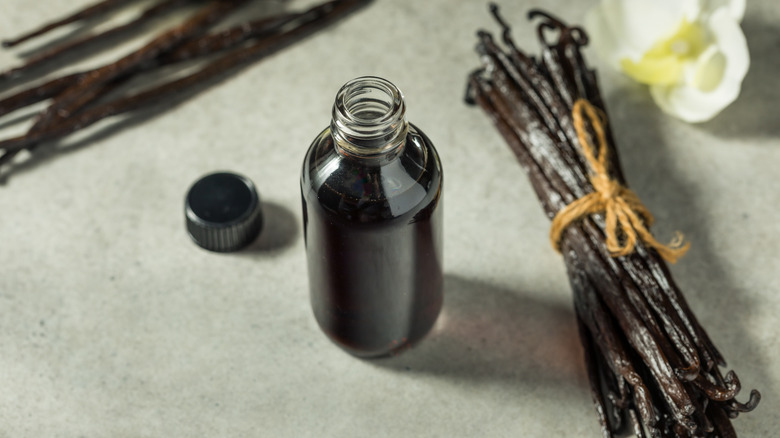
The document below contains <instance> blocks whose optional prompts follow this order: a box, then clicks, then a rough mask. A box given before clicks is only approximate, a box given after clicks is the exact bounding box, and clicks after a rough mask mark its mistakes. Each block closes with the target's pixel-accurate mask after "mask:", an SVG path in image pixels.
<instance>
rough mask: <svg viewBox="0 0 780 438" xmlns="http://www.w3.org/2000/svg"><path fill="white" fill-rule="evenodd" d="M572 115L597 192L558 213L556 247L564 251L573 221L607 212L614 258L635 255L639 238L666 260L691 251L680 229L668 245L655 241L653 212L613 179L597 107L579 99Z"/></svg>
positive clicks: (552, 235)
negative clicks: (591, 135) (565, 233)
mask: <svg viewBox="0 0 780 438" xmlns="http://www.w3.org/2000/svg"><path fill="white" fill-rule="evenodd" d="M572 116H573V120H574V129H575V130H576V131H577V138H578V140H579V142H580V146H581V147H582V152H583V154H584V155H585V158H586V159H587V160H588V164H590V167H591V169H592V170H593V173H592V174H591V175H590V182H591V184H592V185H593V189H594V191H593V192H591V193H588V194H587V195H585V196H583V197H582V198H579V199H577V200H576V201H574V202H572V203H571V204H569V205H567V206H566V207H564V208H563V209H562V210H561V211H559V212H558V214H556V215H555V218H553V221H552V227H551V228H550V241H551V242H552V245H553V247H554V248H555V249H556V250H557V251H559V252H560V242H561V236H562V235H563V231H564V230H565V229H566V227H568V226H569V225H571V224H572V223H573V222H576V221H578V220H580V219H582V218H583V217H586V216H589V215H592V214H596V213H602V212H603V213H604V215H605V222H606V230H605V231H606V235H607V242H606V243H607V249H608V250H609V252H610V253H611V254H612V256H613V257H619V256H624V255H627V254H631V253H632V252H633V251H634V247H635V246H636V243H637V240H641V241H642V242H644V244H645V245H647V246H649V247H651V248H655V250H656V251H658V254H660V255H661V257H663V258H664V260H666V261H668V262H670V263H675V262H676V261H677V259H678V258H680V257H682V256H683V255H684V254H685V252H686V251H688V248H689V246H690V243H689V242H686V243H683V236H682V234H681V233H680V232H677V234H676V235H675V237H674V239H672V242H671V243H669V244H668V245H664V244H662V243H660V242H658V241H657V240H655V238H654V237H653V235H652V234H651V233H650V231H649V230H648V229H647V227H649V226H650V225H652V224H653V215H652V214H651V213H650V211H649V210H648V209H647V207H645V206H644V205H643V204H642V201H640V200H639V197H638V196H637V195H636V193H634V192H633V191H631V190H630V189H628V188H627V187H624V186H622V185H620V183H619V182H618V181H615V180H614V179H612V178H610V176H609V168H608V163H607V138H606V134H605V132H604V125H603V124H602V123H603V122H602V120H601V118H600V117H599V113H598V112H597V110H596V108H594V107H593V105H591V104H590V102H588V101H587V100H585V99H577V101H576V102H574V107H573V108H572ZM586 118H587V119H588V120H589V121H590V125H591V127H592V128H593V132H594V133H595V134H596V141H597V142H598V145H597V147H598V156H596V155H595V152H594V146H593V145H591V143H590V141H589V140H588V135H587V131H586V129H585V119H586ZM621 242H622V243H621Z"/></svg>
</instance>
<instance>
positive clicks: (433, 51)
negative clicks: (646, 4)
mask: <svg viewBox="0 0 780 438" xmlns="http://www.w3.org/2000/svg"><path fill="white" fill-rule="evenodd" d="M86 3H88V2H87V0H78V1H65V0H46V1H40V2H29V1H25V0H4V1H3V5H2V6H0V10H1V11H2V13H0V33H2V35H3V36H11V35H15V34H19V33H20V32H22V31H24V30H27V29H29V28H31V27H34V26H35V25H37V24H39V23H41V22H44V21H47V20H50V19H52V18H55V17H58V16H61V15H62V14H64V13H66V12H68V11H70V10H72V9H73V8H75V7H77V6H80V5H83V4H86ZM308 3H311V2H308ZM308 3H307V2H301V1H295V2H290V3H289V4H282V3H278V2H274V3H271V5H272V7H273V8H276V9H279V8H285V7H287V8H297V7H302V6H305V5H306V4H308ZM503 3H504V11H505V15H506V17H507V18H508V19H509V20H510V21H511V22H512V23H514V25H515V34H516V37H517V39H518V42H519V44H520V45H521V46H522V47H525V48H528V49H529V50H532V51H534V50H536V42H535V41H534V38H535V37H534V31H533V29H532V28H531V27H530V26H529V25H528V24H527V23H526V21H525V18H524V17H525V12H526V11H527V9H528V8H530V7H532V6H539V5H541V4H542V2H530V1H528V2H526V1H513V2H509V1H505V2H503ZM591 4H592V2H590V1H589V2H579V1H563V0H558V1H546V2H544V3H543V5H544V7H545V8H548V9H549V10H551V11H553V12H554V13H557V14H559V15H561V16H562V17H564V18H565V19H567V20H569V21H572V22H579V21H581V19H582V16H583V14H584V12H585V11H586V9H587V8H588V7H589V6H590V5H591ZM779 20H780V8H778V7H777V6H776V4H775V2H773V1H771V0H764V1H754V2H749V5H748V10H747V15H746V18H745V21H744V23H743V27H744V29H745V33H746V35H747V39H748V43H749V45H750V50H751V55H752V59H753V64H752V66H751V70H750V73H749V74H748V76H747V79H746V82H745V84H744V90H743V93H742V95H741V97H740V98H739V100H738V101H737V102H736V103H734V104H733V105H732V106H731V107H730V108H728V109H727V110H725V111H724V112H723V113H722V114H721V115H720V116H718V117H717V118H716V119H715V120H713V121H712V122H709V123H706V124H701V125H688V124H685V123H682V122H678V121H676V120H673V119H671V118H669V117H667V116H665V115H663V114H662V113H661V112H660V110H658V109H657V108H656V107H655V106H654V104H653V103H652V101H651V100H650V98H649V95H648V93H647V91H646V90H644V89H642V88H641V87H638V86H636V85H634V84H632V83H629V82H628V81H627V80H626V79H624V78H622V77H620V76H619V75H617V74H615V73H612V72H609V71H607V70H606V69H602V75H601V79H602V88H603V90H604V92H605V97H606V100H607V103H608V106H609V110H610V113H611V116H612V123H613V126H614V129H615V134H616V137H617V141H618V147H619V149H620V152H621V154H622V161H623V165H624V168H625V171H626V175H627V176H628V179H629V182H630V184H631V186H632V187H633V188H634V189H635V190H636V191H637V192H638V193H639V195H640V197H641V198H642V199H643V200H644V201H645V202H646V204H647V205H648V206H649V208H650V210H651V211H653V212H654V213H655V215H656V217H657V226H656V227H655V228H654V231H655V233H656V235H657V236H658V237H659V239H660V240H662V241H663V240H666V239H667V238H668V237H671V235H672V233H673V231H674V230H678V229H679V230H681V231H683V232H684V233H685V234H686V235H687V236H688V237H689V238H690V240H691V241H692V243H693V247H692V249H691V251H690V252H689V254H688V255H687V256H686V257H685V258H684V259H682V261H680V262H679V263H678V264H677V265H675V266H673V267H672V271H673V272H674V275H675V278H676V279H677V281H678V282H679V283H680V285H681V287H682V289H683V291H684V292H685V294H686V295H687V297H688V299H689V301H690V303H691V305H692V307H693V309H694V311H695V312H696V314H697V315H698V316H699V318H700V320H701V322H702V324H703V325H704V327H705V328H706V329H707V330H708V331H709V333H710V335H711V337H712V338H713V340H714V341H715V343H716V344H717V345H718V346H719V347H720V349H721V350H722V352H723V353H724V355H725V357H726V358H727V359H729V365H730V367H733V369H735V370H737V372H738V374H739V376H740V377H741V380H742V383H743V387H744V388H745V389H744V391H743V394H742V398H743V399H744V398H745V397H746V395H747V390H748V389H750V388H754V387H756V388H758V389H760V390H761V391H762V392H763V394H764V400H763V401H762V403H761V406H760V407H759V408H758V410H757V411H756V412H754V413H752V414H748V415H745V416H743V417H740V418H739V419H738V420H737V421H736V428H737V430H738V431H739V433H740V436H741V437H765V436H774V435H776V433H777V430H778V428H780V419H778V417H777V415H776V414H777V412H778V410H780V402H778V397H777V390H778V386H779V385H780V367H778V366H777V362H778V361H780V353H779V351H780V349H779V348H778V334H779V333H778V322H779V321H780V317H778V314H780V293H779V292H780V280H778V277H777V271H778V268H780V258H779V257H778V255H780V250H779V249H778V248H779V247H780V221H778V219H777V211H778V210H777V206H778V205H780V179H778V175H777V166H778V163H780V139H778V133H779V131H780V128H779V127H780V125H779V124H778V123H777V110H778V104H779V103H780V87H778V83H777V74H776V72H777V71H780V57H778V56H777V54H778V52H777V47H778V46H779V45H780V37H778V35H780V33H778V31H777V27H776V26H777V25H776V23H777V22H778V21H779ZM478 28H489V29H495V26H494V25H493V24H492V22H491V20H490V18H489V15H488V13H487V8H486V5H485V2H483V1H470V2H451V1H446V0H426V1H418V0H393V1H390V0H378V1H376V2H375V3H374V4H373V5H371V6H370V7H369V8H367V9H365V10H363V11H361V12H359V13H357V14H355V15H353V16H351V17H350V18H349V19H348V20H345V21H343V22H341V23H339V24H338V25H337V26H334V27H331V28H329V29H328V30H326V31H324V32H322V33H319V34H317V35H316V36H314V37H313V38H309V39H307V40H306V41H304V42H302V43H300V44H297V45H295V46H293V47H291V48H289V49H287V50H285V51H284V52H282V53H279V54H277V55H275V56H273V57H272V58H269V59H267V60H264V61H262V62H260V63H258V64H255V65H252V66H250V67H248V68H246V69H243V70H242V71H240V72H238V73H237V74H234V75H232V76H231V77H229V78H228V79H226V80H225V81H224V82H222V83H220V84H217V85H216V86H213V87H211V88H208V89H205V90H202V91H201V92H200V93H199V94H198V95H196V96H194V98H192V99H190V100H187V101H186V102H184V103H182V104H179V105H176V106H171V107H165V106H161V107H157V108H155V109H154V110H153V111H145V112H141V113H138V114H135V115H133V116H131V117H122V118H117V119H114V120H111V121H107V122H104V123H101V124H99V125H97V126H95V127H94V128H92V129H89V130H87V131H86V132H83V133H80V134H78V135H75V136H72V137H70V138H68V139H67V140H66V141H63V142H61V143H59V144H57V145H54V146H49V147H46V148H44V149H42V150H41V151H40V153H38V154H36V155H35V156H34V157H32V158H30V157H28V156H20V157H19V158H20V159H19V160H18V161H17V163H16V164H15V165H14V166H13V167H12V168H10V169H2V171H1V172H2V180H0V437H14V438H15V437H39V436H46V437H109V436H111V437H166V436H167V437H177V436H258V437H259V436H262V437H367V436H373V437H412V436H415V437H417V436H419V437H472V436H485V437H503V436H507V437H509V436H526V437H551V436H559V437H573V436H590V437H597V436H600V432H599V430H598V426H597V422H596V416H595V415H594V411H593V408H592V406H591V401H590V396H589V393H588V389H587V380H586V377H585V375H584V368H583V366H582V364H581V354H582V353H581V349H580V346H579V342H578V338H577V334H576V327H575V324H574V319H573V313H572V306H571V295H570V290H569V286H568V282H567V280H566V275H565V273H564V268H563V263H562V261H561V260H560V257H559V256H558V255H557V254H556V253H555V252H554V251H552V249H551V248H550V247H549V244H548V242H547V230H548V226H549V223H548V221H547V219H545V217H544V216H543V214H542V212H541V208H540V206H539V205H538V202H537V200H536V198H535V196H534V195H533V192H532V190H531V188H530V185H529V184H528V182H527V181H526V178H525V176H524V174H523V173H522V171H521V169H520V167H519V165H518V164H516V162H515V161H514V158H513V156H512V154H511V153H510V151H509V150H508V148H507V147H506V146H505V144H504V142H503V140H502V139H501V138H500V137H499V135H498V133H497V132H496V131H495V129H494V128H493V127H492V125H491V124H490V122H489V121H488V119H487V118H486V117H485V116H484V115H483V114H482V113H481V112H480V111H479V110H477V109H475V108H469V107H466V106H465V105H464V104H463V103H462V95H463V90H464V84H465V77H466V74H467V73H468V72H469V71H470V70H472V69H473V68H475V67H476V66H478V59H477V57H476V55H475V54H474V52H473V47H474V45H475V42H476V39H475V36H474V33H475V31H476V30H477V29H478ZM72 29H73V28H70V30H72ZM65 33H67V31H66V32H65ZM60 34H62V33H60ZM36 44H37V43H31V44H29V45H26V46H24V47H22V48H19V49H18V50H14V51H7V50H3V51H0V67H2V68H7V67H10V66H13V65H16V64H17V63H18V62H19V59H18V58H17V53H18V52H21V51H24V50H26V49H28V48H29V47H34V46H35V45H36ZM121 49H123V48H116V50H113V51H110V52H108V53H107V54H105V55H103V56H102V59H104V60H105V59H111V58H114V57H116V56H118V55H119V54H120V53H122V52H121ZM587 53H588V54H589V55H591V56H590V60H591V61H592V62H594V63H595V64H596V65H599V63H598V60H596V59H595V56H594V55H593V54H592V53H590V52H587ZM364 74H375V75H380V76H384V77H386V78H388V79H390V80H391V81H393V82H394V83H395V84H396V85H398V86H399V87H400V88H401V89H402V90H403V91H404V93H405V95H406V96H407V105H408V113H407V114H408V116H409V119H410V120H411V121H413V122H414V123H416V124H417V125H418V126H420V127H421V128H422V129H423V130H424V131H425V132H426V133H427V134H428V135H429V137H430V138H431V139H432V140H433V141H434V143H435V144H436V145H437V147H438V149H439V152H440V154H441V157H442V160H443V165H444V170H445V199H446V201H445V209H446V210H445V228H446V229H445V247H446V251H445V252H446V256H445V263H446V265H445V271H446V284H445V286H446V304H445V308H444V313H443V315H442V317H441V319H440V321H439V323H438V325H437V327H436V329H435V330H434V332H433V333H432V334H431V335H430V336H429V337H428V338H427V339H426V340H425V341H424V342H422V343H421V344H420V345H419V346H417V347H416V348H414V349H413V350H411V351H408V352H406V353H404V354H403V355H400V356H398V357H395V358H392V359H388V360H379V361H368V362H367V361H361V360H357V359H354V358H352V357H350V356H348V355H347V354H345V353H343V352H342V351H340V350H339V349H338V348H336V347H335V346H333V345H332V344H331V343H330V342H329V341H328V340H327V339H326V338H325V337H324V336H323V335H322V334H321V333H320V331H319V329H318V327H317V325H316V323H315V322H314V319H313V317H312V315H311V311H310V309H309V304H308V295H307V279H306V275H305V260H304V253H303V239H302V234H301V213H300V199H299V189H298V175H299V170H300V164H301V161H302V159H303V154H304V152H305V149H306V148H307V147H308V145H309V143H310V142H311V140H312V139H313V138H314V136H315V135H316V134H317V133H318V132H319V131H320V130H321V129H322V128H324V127H325V126H326V125H327V124H328V122H329V119H330V107H331V105H332V101H333V98H334V96H335V93H336V91H337V89H338V88H339V87H340V86H341V85H342V84H343V83H344V82H346V81H347V80H349V79H351V78H353V77H356V76H359V75H364ZM25 114H30V111H22V112H20V113H19V114H15V115H12V116H9V117H6V118H4V119H2V120H0V134H2V137H7V136H11V135H14V134H15V133H19V132H22V130H23V127H24V126H25V125H26V124H28V123H29V120H26V121H25V120H22V121H21V122H20V123H19V124H14V125H12V124H11V123H10V120H15V119H20V118H23V116H24V115H25ZM219 169H228V170H233V171H237V172H240V173H243V174H245V175H247V176H249V177H250V178H251V179H253V180H254V182H255V183H256V184H257V186H258V188H259V190H260V192H261V196H262V198H263V201H264V206H265V213H266V216H267V221H268V223H267V227H266V230H265V231H264V234H263V236H262V237H261V238H260V240H259V241H258V242H257V243H256V244H254V245H253V246H252V247H251V248H250V249H249V250H247V251H244V252H241V253H237V254H230V255H220V254H213V253H209V252H206V251H203V250H201V249H199V248H198V247H196V246H195V245H193V244H192V243H191V242H190V240H189V238H188V237H187V235H186V232H185V230H184V224H183V211H182V210H183V197H184V194H185V192H186V190H187V188H188V187H189V185H190V184H191V183H192V182H193V181H194V180H195V179H197V178H198V177H199V176H200V175H202V174H204V173H207V172H210V171H214V170H219Z"/></svg>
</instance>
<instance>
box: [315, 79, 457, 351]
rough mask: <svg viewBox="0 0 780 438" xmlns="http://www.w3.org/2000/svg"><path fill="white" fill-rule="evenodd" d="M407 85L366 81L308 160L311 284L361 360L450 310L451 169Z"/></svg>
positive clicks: (350, 93)
mask: <svg viewBox="0 0 780 438" xmlns="http://www.w3.org/2000/svg"><path fill="white" fill-rule="evenodd" d="M405 111H406V109H405V104H404V98H403V95H402V94H401V91H400V90H399V89H398V88H396V87H395V85H393V84H392V83H390V82H389V81H387V80H385V79H382V78H378V77H370V76H367V77H360V78H357V79H354V80H352V81H350V82H348V83H347V84H345V85H344V86H343V87H342V88H341V90H339V92H338V93H337V94H336V101H335V103H334V105H333V118H332V120H331V124H330V127H329V128H326V129H325V130H324V131H322V132H321V133H320V135H319V136H317V138H316V139H315V140H314V142H313V143H312V145H311V147H310V148H309V150H308V152H307V153H306V158H305V159H304V162H303V171H302V174H301V196H302V200H303V227H304V240H305V243H306V254H307V262H308V270H309V289H310V298H311V305H312V309H313V311H314V316H315V318H316V320H317V322H318V323H319V326H320V328H321V329H322V330H323V331H324V332H325V334H326V335H327V336H328V337H329V338H330V339H331V340H332V341H333V342H335V343H336V344H337V345H339V346H340V347H342V348H343V349H344V350H346V351H347V352H349V353H351V354H353V355H355V356H359V357H378V356H385V355H390V354H395V353H397V352H399V351H401V350H402V349H404V348H405V347H407V346H409V345H411V344H413V343H414V342H416V341H418V340H420V339H421V338H422V337H423V336H424V335H425V334H426V333H427V332H428V331H429V330H430V328H431V327H432V326H433V324H434V322H435V321H436V318H437V316H438V314H439V311H440V310H441V306H442V234H441V233H442V208H441V205H440V203H441V189H442V170H441V162H440V160H439V156H438V153H437V152H436V149H434V147H433V145H432V144H431V141H430V140H429V139H428V137H426V136H425V134H423V132H422V131H420V130H419V129H418V128H417V127H415V126H414V125H412V124H410V123H407V121H406V118H405Z"/></svg>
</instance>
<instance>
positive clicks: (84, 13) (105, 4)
mask: <svg viewBox="0 0 780 438" xmlns="http://www.w3.org/2000/svg"><path fill="white" fill-rule="evenodd" d="M134 1H136V0H103V1H101V2H98V3H95V4H94V5H92V6H89V7H87V8H84V9H82V10H80V11H78V12H76V13H74V14H72V15H69V16H67V17H65V18H62V19H59V20H57V21H54V22H51V23H49V24H46V25H44V26H42V27H40V28H38V29H35V30H33V31H31V32H28V33H26V34H24V35H22V36H19V37H16V38H14V39H10V40H4V41H3V47H13V46H16V45H18V44H21V43H23V42H25V41H27V40H30V39H32V38H35V37H37V36H40V35H43V34H45V33H47V32H49V31H51V30H54V29H56V28H58V27H62V26H65V25H66V24H70V23H75V22H77V21H81V20H84V19H87V18H92V17H96V16H98V15H101V14H105V13H106V12H108V11H110V10H112V9H116V8H118V7H121V6H124V5H125V4H127V3H132V2H134Z"/></svg>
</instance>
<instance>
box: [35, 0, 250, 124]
mask: <svg viewBox="0 0 780 438" xmlns="http://www.w3.org/2000/svg"><path fill="white" fill-rule="evenodd" d="M246 1H247V0H212V1H211V2H210V3H209V4H207V5H206V6H204V7H203V8H202V9H201V10H200V11H198V12H197V13H195V14H194V15H193V16H192V17H190V18H189V19H187V20H186V21H185V22H184V23H183V24H181V25H179V26H175V27H174V28H173V29H170V30H168V31H165V32H163V33H162V34H161V35H159V36H157V37H156V38H154V39H153V40H152V41H150V42H149V43H147V44H146V45H144V46H143V47H141V48H140V49H138V50H136V51H134V52H132V53H130V54H128V55H126V56H123V57H122V58H120V59H119V60H117V61H116V62H114V63H112V64H109V65H106V66H104V67H100V68H97V69H95V70H93V71H91V72H90V73H88V74H87V75H86V76H85V77H84V78H82V79H81V80H79V82H78V83H77V84H75V85H74V86H72V87H70V88H68V89H67V90H65V91H64V92H63V93H62V94H61V95H60V96H58V97H57V99H56V100H55V102H54V103H52V105H51V106H50V107H49V108H48V109H47V110H46V111H45V112H43V113H42V114H41V115H40V116H39V117H38V120H36V122H35V124H34V125H33V127H32V128H30V131H29V132H30V133H33V132H38V131H39V130H41V129H43V128H44V127H45V126H46V125H47V124H49V123H54V122H52V120H55V119H60V120H62V119H64V118H67V117H68V116H70V115H72V114H74V113H75V112H77V111H78V110H80V109H81V108H82V107H84V106H85V105H87V104H88V103H89V102H91V101H93V100H95V99H96V98H97V97H98V96H99V95H101V94H103V93H104V91H103V90H101V88H103V87H102V86H103V85H104V84H106V83H107V82H109V81H111V80H112V79H115V78H118V77H121V76H124V75H126V74H127V73H129V72H132V71H133V70H135V69H137V68H139V67H140V66H143V65H144V64H145V63H149V62H152V61H153V60H154V59H155V58H156V57H158V56H159V55H160V54H162V53H165V52H166V51H168V50H171V49H172V48H173V47H175V46H176V45H178V44H180V43H181V42H183V41H185V40H187V39H189V38H192V37H193V36H196V35H198V34H201V33H203V32H204V31H206V29H208V27H209V26H211V25H212V24H214V23H216V22H218V21H219V20H221V19H223V18H224V17H225V16H227V14H229V13H230V12H232V11H234V10H235V9H236V8H238V7H239V6H241V5H242V4H244V3H246Z"/></svg>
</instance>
